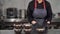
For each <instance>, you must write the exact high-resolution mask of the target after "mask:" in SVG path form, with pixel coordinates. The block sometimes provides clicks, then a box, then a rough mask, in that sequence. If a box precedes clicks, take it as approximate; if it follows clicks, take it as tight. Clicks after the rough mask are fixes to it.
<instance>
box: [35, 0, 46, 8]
mask: <svg viewBox="0 0 60 34" xmlns="http://www.w3.org/2000/svg"><path fill="white" fill-rule="evenodd" d="M43 6H44V9H46V5H45V1H44V0H43ZM36 8H37V0H35V3H34V9H36Z"/></svg>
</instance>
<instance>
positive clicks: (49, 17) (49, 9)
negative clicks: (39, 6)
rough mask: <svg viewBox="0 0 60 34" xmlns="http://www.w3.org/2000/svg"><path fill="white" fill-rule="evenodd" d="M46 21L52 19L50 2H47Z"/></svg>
mask: <svg viewBox="0 0 60 34" xmlns="http://www.w3.org/2000/svg"><path fill="white" fill-rule="evenodd" d="M46 20H47V21H50V22H51V20H52V9H51V5H50V3H48V4H47V19H46Z"/></svg>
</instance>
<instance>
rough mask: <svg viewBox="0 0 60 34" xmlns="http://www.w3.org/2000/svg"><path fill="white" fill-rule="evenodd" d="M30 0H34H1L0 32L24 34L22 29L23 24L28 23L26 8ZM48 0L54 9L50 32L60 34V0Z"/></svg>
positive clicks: (1, 33)
mask: <svg viewBox="0 0 60 34" xmlns="http://www.w3.org/2000/svg"><path fill="white" fill-rule="evenodd" d="M30 1H32V0H0V34H16V33H18V34H21V33H22V34H24V32H23V30H21V29H22V28H24V27H21V26H22V24H24V23H28V20H27V13H26V12H27V11H26V10H27V7H28V4H29V2H30ZM47 1H49V2H50V4H51V7H52V11H53V16H52V17H53V18H52V20H51V24H49V25H48V28H49V30H48V34H60V0H47ZM16 30H17V31H18V32H17V31H16ZM20 31H22V32H20Z"/></svg>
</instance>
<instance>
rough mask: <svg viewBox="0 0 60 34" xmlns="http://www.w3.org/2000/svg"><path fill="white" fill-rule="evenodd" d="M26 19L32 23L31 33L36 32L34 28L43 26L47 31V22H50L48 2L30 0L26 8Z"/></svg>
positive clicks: (44, 0)
mask: <svg viewBox="0 0 60 34" xmlns="http://www.w3.org/2000/svg"><path fill="white" fill-rule="evenodd" d="M27 17H28V21H29V22H30V23H31V24H33V26H32V31H31V34H38V32H37V31H36V28H38V27H45V29H46V30H45V32H44V34H46V32H47V28H46V27H47V23H50V22H51V19H52V10H51V6H50V3H49V2H48V1H46V0H32V1H31V2H30V3H29V5H28V9H27Z"/></svg>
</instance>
